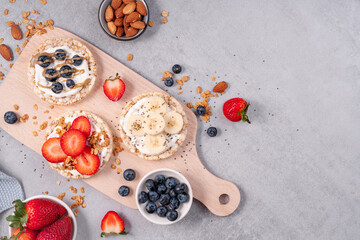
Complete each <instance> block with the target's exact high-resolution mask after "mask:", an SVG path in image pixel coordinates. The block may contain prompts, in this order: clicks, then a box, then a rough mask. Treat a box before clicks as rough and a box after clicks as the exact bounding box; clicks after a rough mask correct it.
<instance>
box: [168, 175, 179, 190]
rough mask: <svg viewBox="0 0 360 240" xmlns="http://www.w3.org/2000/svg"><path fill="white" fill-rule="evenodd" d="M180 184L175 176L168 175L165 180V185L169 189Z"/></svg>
mask: <svg viewBox="0 0 360 240" xmlns="http://www.w3.org/2000/svg"><path fill="white" fill-rule="evenodd" d="M176 184H178V181H177V180H176V179H175V178H173V177H168V178H167V179H166V181H165V186H166V187H167V188H169V189H171V188H174V187H175V186H176Z"/></svg>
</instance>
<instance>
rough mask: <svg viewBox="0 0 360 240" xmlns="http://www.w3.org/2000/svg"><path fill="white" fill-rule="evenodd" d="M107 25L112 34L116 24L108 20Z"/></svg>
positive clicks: (114, 31)
mask: <svg viewBox="0 0 360 240" xmlns="http://www.w3.org/2000/svg"><path fill="white" fill-rule="evenodd" d="M107 27H108V29H109V31H110V32H111V33H112V34H115V33H116V26H115V24H114V22H108V23H107Z"/></svg>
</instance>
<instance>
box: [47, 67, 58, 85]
mask: <svg viewBox="0 0 360 240" xmlns="http://www.w3.org/2000/svg"><path fill="white" fill-rule="evenodd" d="M58 77H59V74H58V72H57V71H56V70H55V69H53V68H49V69H46V70H45V79H46V80H47V81H49V82H55V81H56V79H58Z"/></svg>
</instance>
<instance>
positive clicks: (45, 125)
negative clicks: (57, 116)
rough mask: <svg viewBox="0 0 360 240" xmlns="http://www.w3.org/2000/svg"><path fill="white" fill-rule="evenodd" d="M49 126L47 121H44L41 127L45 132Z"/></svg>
mask: <svg viewBox="0 0 360 240" xmlns="http://www.w3.org/2000/svg"><path fill="white" fill-rule="evenodd" d="M47 125H48V122H47V121H44V122H43V123H42V124H41V125H40V130H44V129H45V128H46V127H47Z"/></svg>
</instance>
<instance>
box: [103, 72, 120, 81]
mask: <svg viewBox="0 0 360 240" xmlns="http://www.w3.org/2000/svg"><path fill="white" fill-rule="evenodd" d="M118 78H120V75H119V73H116V75H115V77H114V78H113V77H112V76H110V77H109V78H108V79H106V80H105V81H115V80H116V79H118Z"/></svg>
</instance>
